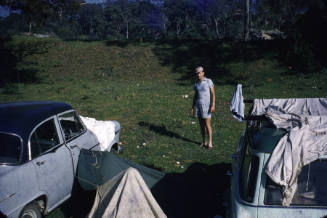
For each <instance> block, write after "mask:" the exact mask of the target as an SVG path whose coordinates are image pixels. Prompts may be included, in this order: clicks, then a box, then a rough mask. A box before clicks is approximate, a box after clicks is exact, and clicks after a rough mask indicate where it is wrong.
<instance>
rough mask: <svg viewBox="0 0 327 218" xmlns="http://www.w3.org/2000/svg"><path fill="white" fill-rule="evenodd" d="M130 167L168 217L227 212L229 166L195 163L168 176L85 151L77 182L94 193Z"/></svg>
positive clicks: (128, 162) (79, 165)
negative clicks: (224, 201) (225, 210)
mask: <svg viewBox="0 0 327 218" xmlns="http://www.w3.org/2000/svg"><path fill="white" fill-rule="evenodd" d="M129 167H132V168H135V169H137V171H138V172H139V173H140V175H141V176H142V178H143V180H144V182H145V183H146V185H147V187H148V188H149V189H150V190H151V193H152V195H153V196H154V198H155V199H156V201H157V202H158V204H159V205H160V207H161V208H162V210H163V211H164V213H165V214H166V215H167V216H168V217H213V216H214V215H216V214H219V213H221V211H222V210H224V209H223V206H222V201H223V199H222V198H223V195H222V193H223V192H224V190H226V188H227V187H228V184H229V182H228V181H229V179H230V177H229V176H227V175H226V170H227V168H228V167H230V165H229V164H217V165H212V166H208V165H206V164H201V163H193V164H192V165H191V166H190V167H188V169H187V170H186V172H184V173H182V174H180V173H168V174H165V173H163V172H160V171H158V170H155V169H151V168H148V167H146V166H142V165H139V164H136V163H134V162H132V161H128V160H125V159H123V158H120V157H119V156H118V155H116V154H114V153H111V152H107V151H103V152H102V151H89V150H85V149H82V150H81V152H80V156H79V162H78V166H77V179H78V182H79V185H80V186H81V188H82V189H84V190H86V191H87V192H89V191H91V192H93V191H95V190H98V189H97V188H100V187H101V186H102V185H104V184H106V182H107V181H108V180H110V179H113V178H114V177H115V176H116V175H118V174H120V173H122V172H124V171H125V170H126V169H128V168H129ZM116 187H118V185H116V186H115V187H114V188H112V189H111V190H112V192H114V190H115V188H116ZM219 202H220V203H219Z"/></svg>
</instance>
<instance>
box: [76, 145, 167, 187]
mask: <svg viewBox="0 0 327 218" xmlns="http://www.w3.org/2000/svg"><path fill="white" fill-rule="evenodd" d="M129 167H133V168H135V169H137V170H138V171H139V173H140V174H141V176H142V177H143V179H144V181H145V183H146V184H147V185H148V187H149V188H152V187H153V186H154V185H155V184H156V183H157V182H158V181H160V180H161V179H162V178H163V177H164V176H165V174H164V173H162V172H160V171H158V170H154V169H151V168H148V167H145V166H142V165H140V164H137V163H134V162H132V161H128V160H124V159H122V158H119V157H118V156H117V155H115V154H113V153H111V152H107V151H89V150H85V149H82V150H81V152H80V156H79V160H78V166H77V175H78V180H79V183H80V185H81V186H82V188H83V189H85V190H94V189H96V188H97V187H98V186H100V185H102V184H104V183H105V182H106V181H108V180H110V179H112V178H113V177H115V176H116V175H117V174H119V173H121V172H123V171H125V170H126V169H128V168H129Z"/></svg>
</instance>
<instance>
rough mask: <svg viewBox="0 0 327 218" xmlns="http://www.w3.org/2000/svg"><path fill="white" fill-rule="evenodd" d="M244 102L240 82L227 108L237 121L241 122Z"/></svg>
mask: <svg viewBox="0 0 327 218" xmlns="http://www.w3.org/2000/svg"><path fill="white" fill-rule="evenodd" d="M244 108H245V105H244V102H243V94H242V84H238V85H237V87H236V89H235V91H234V95H233V98H232V100H231V102H230V104H229V109H230V111H231V113H232V115H233V117H235V118H236V119H237V120H238V121H240V122H242V121H243V120H244Z"/></svg>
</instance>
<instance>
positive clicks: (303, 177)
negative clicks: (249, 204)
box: [265, 159, 327, 206]
mask: <svg viewBox="0 0 327 218" xmlns="http://www.w3.org/2000/svg"><path fill="white" fill-rule="evenodd" d="M326 166H327V160H326V159H318V160H316V161H314V162H312V163H310V164H308V165H306V166H304V167H303V168H302V170H301V173H300V175H299V176H298V180H297V189H296V192H295V194H294V197H293V200H292V202H291V205H307V206H327V190H326V183H327V176H326V173H325V171H326ZM282 190H283V188H282V187H281V186H279V185H277V184H276V183H274V182H273V181H272V180H271V179H270V178H269V177H268V176H267V183H266V192H265V204H268V205H281V204H282V198H283V197H282V196H283V191H282Z"/></svg>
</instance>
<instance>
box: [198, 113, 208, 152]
mask: <svg viewBox="0 0 327 218" xmlns="http://www.w3.org/2000/svg"><path fill="white" fill-rule="evenodd" d="M199 124H200V129H201V136H202V143H201V145H200V146H205V145H206V124H205V120H204V119H203V118H200V117H199Z"/></svg>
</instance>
